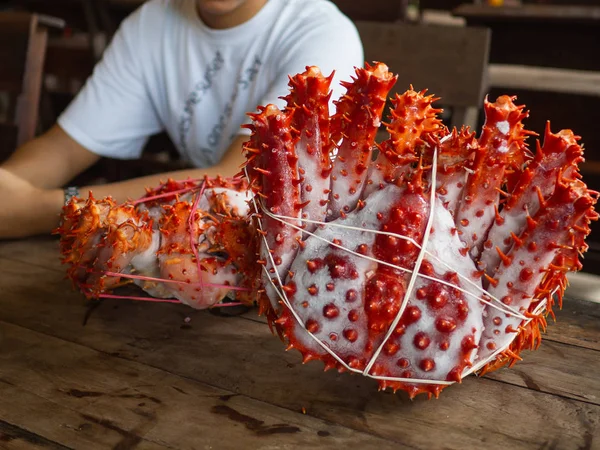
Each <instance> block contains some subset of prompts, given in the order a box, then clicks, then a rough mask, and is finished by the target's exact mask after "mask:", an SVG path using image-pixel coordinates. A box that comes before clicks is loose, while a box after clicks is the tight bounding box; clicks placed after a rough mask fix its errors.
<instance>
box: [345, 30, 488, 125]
mask: <svg viewBox="0 0 600 450" xmlns="http://www.w3.org/2000/svg"><path fill="white" fill-rule="evenodd" d="M355 23H356V26H357V28H358V31H359V33H360V36H361V39H362V41H363V46H364V51H365V60H366V61H368V62H371V61H380V62H383V63H385V64H387V65H388V67H389V68H390V70H391V71H392V72H394V73H397V74H398V82H397V83H396V85H395V87H394V89H395V90H394V91H393V92H392V95H393V93H394V92H398V93H402V92H404V91H405V90H406V89H408V88H409V86H410V85H411V84H412V86H413V87H414V89H416V90H421V89H427V90H428V92H429V93H431V94H435V95H436V96H437V97H441V99H440V100H439V102H438V103H439V104H440V105H444V106H445V107H450V108H451V110H452V120H451V125H453V126H454V125H457V126H460V125H462V124H463V123H464V124H466V125H471V126H473V125H476V124H475V123H472V122H473V118H472V117H471V118H469V117H467V116H468V115H469V114H467V113H468V112H471V114H470V116H473V114H472V113H473V109H474V111H475V118H476V116H477V114H476V112H477V111H478V110H479V108H481V106H482V102H483V97H484V95H485V92H486V91H487V85H488V82H487V66H488V58H489V48H490V40H491V32H490V30H489V29H487V28H479V27H457V26H442V25H423V24H408V23H381V22H370V21H356V22H355ZM469 122H471V123H469Z"/></svg>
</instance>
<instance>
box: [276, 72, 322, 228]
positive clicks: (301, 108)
mask: <svg viewBox="0 0 600 450" xmlns="http://www.w3.org/2000/svg"><path fill="white" fill-rule="evenodd" d="M332 78H333V74H331V75H330V76H329V77H327V78H325V77H324V76H323V75H322V74H321V71H320V70H319V68H318V67H314V66H313V67H308V68H307V70H306V72H304V73H302V74H298V75H296V76H294V77H292V78H290V87H291V92H290V94H289V95H288V96H287V97H285V100H286V101H287V108H286V112H289V114H290V115H291V117H292V120H291V132H292V137H293V138H294V140H297V142H296V155H297V157H298V171H299V172H300V180H301V181H302V183H301V185H300V186H301V187H300V188H301V192H300V198H301V202H302V204H303V208H302V218H303V219H309V220H312V221H315V222H323V221H324V220H325V216H326V214H327V203H328V199H329V193H330V192H331V191H330V189H329V184H330V177H331V170H332V166H331V157H330V150H331V145H330V140H329V97H330V96H331V92H330V91H329V85H330V84H331V80H332ZM304 226H305V228H306V229H307V230H308V231H313V230H314V229H315V228H316V227H317V224H316V223H310V222H306V223H305V224H304Z"/></svg>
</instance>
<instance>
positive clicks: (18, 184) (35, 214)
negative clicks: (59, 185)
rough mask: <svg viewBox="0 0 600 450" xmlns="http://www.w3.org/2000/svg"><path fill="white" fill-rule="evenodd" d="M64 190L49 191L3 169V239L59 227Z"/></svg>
mask: <svg viewBox="0 0 600 450" xmlns="http://www.w3.org/2000/svg"><path fill="white" fill-rule="evenodd" d="M61 207H62V192H61V191H60V190H45V189H40V188H37V187H35V186H33V185H32V184H31V183H29V182H28V181H26V180H24V179H22V178H20V177H18V176H16V175H14V174H13V173H12V172H10V171H8V170H6V169H3V168H1V167H0V238H18V237H24V236H30V235H33V234H40V233H48V232H50V231H51V230H52V229H53V228H54V227H56V226H57V225H58V219H59V214H60V210H61Z"/></svg>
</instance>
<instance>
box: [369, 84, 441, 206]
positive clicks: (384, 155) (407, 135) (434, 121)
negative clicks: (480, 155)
mask: <svg viewBox="0 0 600 450" xmlns="http://www.w3.org/2000/svg"><path fill="white" fill-rule="evenodd" d="M425 92H426V91H420V92H417V91H414V90H412V89H409V90H408V91H406V92H405V93H403V94H402V95H398V94H396V97H395V98H394V99H392V105H393V106H394V109H392V111H391V112H390V118H391V121H390V123H389V124H386V129H387V131H388V132H389V134H390V138H389V139H388V140H386V141H384V142H383V143H382V144H381V146H380V148H379V154H378V155H377V159H376V160H375V163H374V164H372V165H371V166H370V168H369V172H368V176H367V185H366V186H365V189H364V192H363V195H362V198H366V197H367V196H368V195H369V194H371V193H372V192H373V191H375V190H377V189H383V187H384V186H385V185H386V184H389V183H394V182H397V181H398V178H399V177H400V176H401V175H402V174H403V173H404V172H405V171H406V170H408V169H409V166H410V164H412V163H414V162H416V161H417V160H418V158H419V157H420V156H421V153H422V151H423V147H424V146H425V145H428V144H429V143H432V142H434V141H435V137H434V136H435V133H437V132H439V131H441V129H442V123H441V121H440V120H439V119H438V118H437V114H438V113H440V112H441V111H442V110H441V109H435V108H433V107H432V106H431V104H432V103H433V102H434V101H435V100H437V99H436V98H434V96H433V95H428V96H425V95H424V94H425Z"/></svg>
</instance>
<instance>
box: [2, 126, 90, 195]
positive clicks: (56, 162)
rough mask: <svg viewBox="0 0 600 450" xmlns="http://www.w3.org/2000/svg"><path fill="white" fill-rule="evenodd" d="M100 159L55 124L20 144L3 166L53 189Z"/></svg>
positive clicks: (35, 183) (30, 180) (15, 173)
mask: <svg viewBox="0 0 600 450" xmlns="http://www.w3.org/2000/svg"><path fill="white" fill-rule="evenodd" d="M98 159H99V157H98V156H97V155H95V154H93V153H91V152H90V151H89V150H86V149H85V148H83V147H82V146H81V145H79V144H78V143H77V142H76V141H74V140H73V139H72V138H71V137H70V136H68V135H67V134H66V133H65V132H64V131H63V130H62V129H61V128H60V127H59V126H58V125H55V126H54V127H52V128H51V129H50V130H49V131H48V132H47V133H45V134H43V135H41V136H40V137H38V138H36V139H34V140H32V141H29V142H27V143H26V144H24V145H22V146H21V147H19V148H18V149H17V150H16V151H15V152H14V153H13V155H11V157H10V158H9V159H8V160H7V161H6V162H4V163H3V164H2V165H1V167H2V168H3V169H6V170H8V171H9V172H11V173H13V174H14V175H16V176H18V177H20V178H22V179H24V180H26V181H29V182H30V183H31V184H32V185H34V186H36V187H39V188H45V189H52V188H58V187H60V186H63V185H64V184H65V183H67V182H68V181H69V180H70V179H71V178H73V177H74V176H75V175H77V174H78V173H80V172H81V171H82V170H84V169H85V168H87V167H89V166H90V165H92V164H93V163H94V162H95V161H97V160H98Z"/></svg>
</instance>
